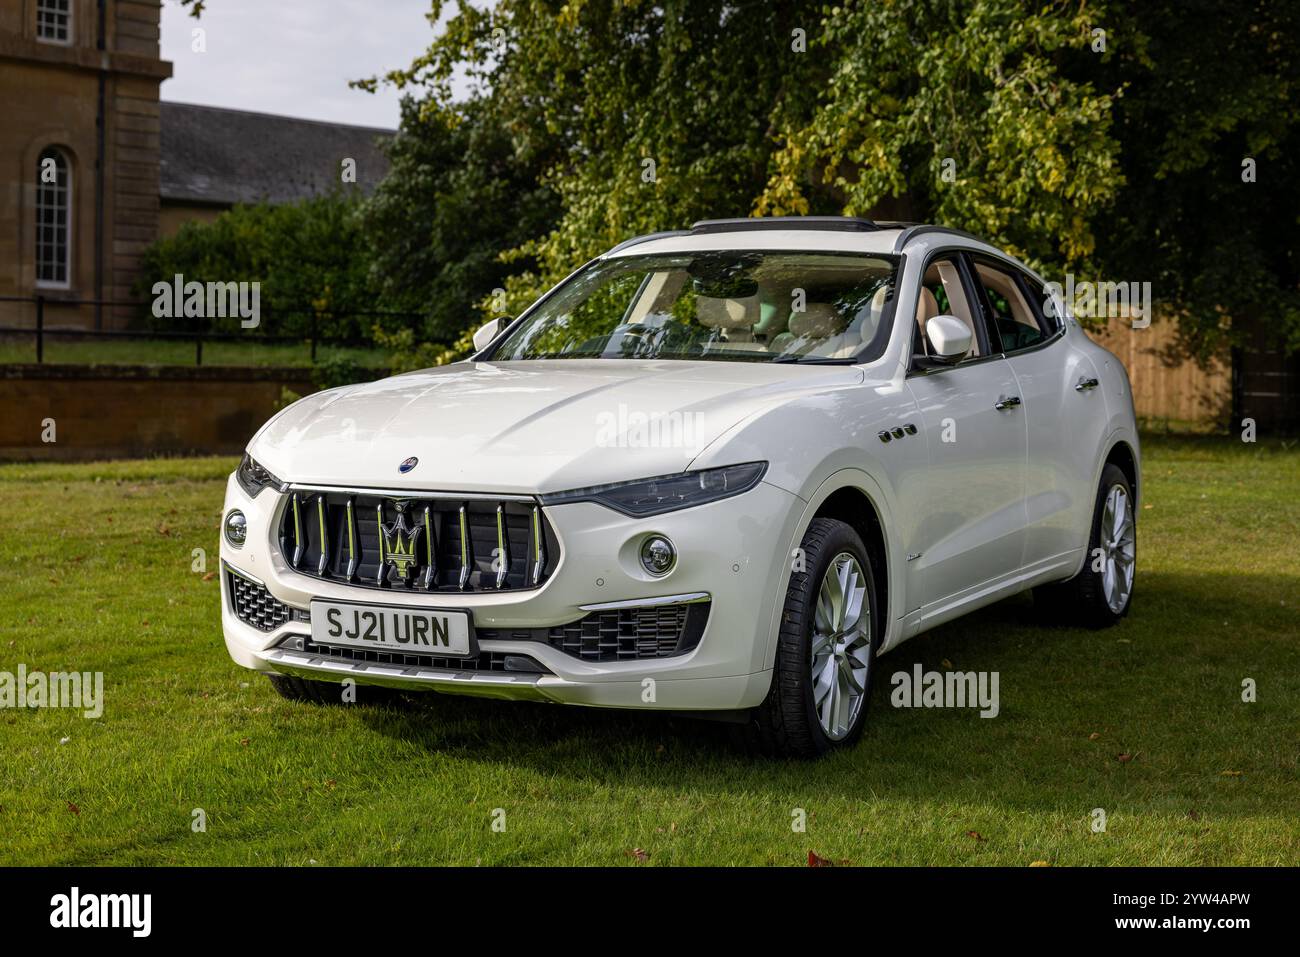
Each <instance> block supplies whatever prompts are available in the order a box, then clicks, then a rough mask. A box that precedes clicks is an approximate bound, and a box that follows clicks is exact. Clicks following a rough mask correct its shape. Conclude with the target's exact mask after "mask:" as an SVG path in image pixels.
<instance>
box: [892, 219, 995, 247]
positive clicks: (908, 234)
mask: <svg viewBox="0 0 1300 957" xmlns="http://www.w3.org/2000/svg"><path fill="white" fill-rule="evenodd" d="M926 233H946V234H948V235H949V236H962V237H964V238H966V239H973V240H975V242H977V243H983V244H984V245H986V246H989V245H992V244H991V243H990V242H989V241H988V240H987V239H981V238H980V237H979V236H976V235H975V234H974V233H968V232H966V231H965V230H964V229H953V228H952V227H951V226H934V225H931V224H928V223H925V224H912V225H910V226H908V228H906V229H904V230H903V231H902V232H901V233H899V235H898V239H896V240H894V252H901V251H902V249H903V247H904V246H906V245H907V244H908V243H910V242H911V241H912V240H913V239H915V238H916V237H917V236H923V235H924V234H926Z"/></svg>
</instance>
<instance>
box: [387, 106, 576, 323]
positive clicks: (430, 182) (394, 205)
mask: <svg viewBox="0 0 1300 957" xmlns="http://www.w3.org/2000/svg"><path fill="white" fill-rule="evenodd" d="M491 105H492V104H491V102H490V101H489V100H485V99H476V100H473V101H471V102H469V103H465V104H461V105H460V107H459V108H458V109H457V110H456V111H455V112H452V111H450V110H445V109H440V108H438V107H437V104H436V103H428V102H426V103H424V104H420V103H417V102H416V101H415V100H414V99H413V98H411V97H406V98H404V99H403V102H402V121H401V128H400V130H399V132H398V134H397V135H396V136H395V137H393V139H392V140H391V142H390V143H388V144H387V146H386V150H387V153H388V158H389V161H390V163H391V166H390V170H389V174H388V176H387V177H386V178H385V179H384V180H383V182H382V183H381V184H380V186H379V188H378V189H377V190H376V192H375V195H374V196H372V197H371V198H370V200H369V201H368V202H367V203H366V204H365V207H364V211H363V217H362V222H363V225H364V229H365V233H366V246H367V248H368V249H369V251H370V270H371V278H372V281H373V283H374V285H375V287H376V288H377V289H378V290H379V291H380V293H381V294H382V296H383V298H384V301H385V302H386V303H388V304H390V305H392V306H394V307H395V308H399V309H403V310H411V311H418V312H422V313H424V314H425V315H426V316H427V317H428V319H427V322H426V326H425V328H423V329H421V330H420V332H421V333H422V335H423V336H425V337H427V338H431V339H433V340H436V341H442V342H451V341H453V340H455V339H456V338H457V337H458V336H459V335H460V334H461V333H463V332H464V331H466V330H467V329H469V328H472V327H475V326H477V325H478V322H479V321H481V320H480V319H479V318H478V316H477V313H476V312H475V307H476V306H480V305H482V306H483V308H484V309H486V310H487V311H489V312H494V313H500V312H501V311H502V310H503V309H504V303H495V302H492V301H491V300H492V299H493V298H494V296H493V292H494V290H496V289H498V288H502V287H503V286H504V284H505V282H506V279H507V277H508V276H509V275H511V274H512V273H517V272H520V271H521V270H523V269H525V268H527V267H528V266H529V265H530V263H529V261H528V260H527V259H519V260H517V261H515V262H513V263H507V262H504V261H503V260H502V259H501V253H502V252H503V251H504V250H507V249H513V248H515V247H518V246H520V245H522V244H524V243H525V242H527V241H528V240H529V239H531V238H532V237H534V236H537V235H538V234H540V233H542V232H544V231H545V230H546V229H547V228H548V227H549V226H550V224H551V223H553V222H554V221H555V220H556V218H557V217H558V216H559V211H560V207H559V198H558V196H557V195H556V193H555V191H554V190H552V189H551V188H550V187H549V186H547V185H546V184H545V183H543V182H541V179H542V173H543V165H542V164H541V162H540V161H539V160H538V159H537V158H536V157H535V156H534V155H531V154H529V153H528V152H527V151H526V150H521V149H519V148H518V147H517V146H516V144H515V143H513V142H512V140H511V137H510V135H509V132H508V130H507V129H506V128H505V126H504V125H502V124H500V123H499V122H497V121H496V119H495V117H493V116H492V114H491V110H490V107H491Z"/></svg>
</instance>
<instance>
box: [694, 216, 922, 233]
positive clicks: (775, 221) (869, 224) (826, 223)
mask: <svg viewBox="0 0 1300 957" xmlns="http://www.w3.org/2000/svg"><path fill="white" fill-rule="evenodd" d="M897 228H898V224H897V223H877V222H875V221H874V220H870V219H862V218H861V217H858V216H753V217H750V218H748V219H702V220H700V221H699V222H698V223H692V224H691V235H693V236H698V235H700V234H702V233H736V232H744V231H747V230H751V229H836V230H844V231H845V232H851V233H873V232H876V231H877V230H881V229H897Z"/></svg>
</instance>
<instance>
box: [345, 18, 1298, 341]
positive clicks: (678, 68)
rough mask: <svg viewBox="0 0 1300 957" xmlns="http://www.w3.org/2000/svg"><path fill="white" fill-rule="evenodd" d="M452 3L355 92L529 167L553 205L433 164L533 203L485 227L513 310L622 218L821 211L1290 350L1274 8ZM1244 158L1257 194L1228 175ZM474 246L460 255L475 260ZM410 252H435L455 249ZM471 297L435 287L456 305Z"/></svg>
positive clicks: (1289, 39)
mask: <svg viewBox="0 0 1300 957" xmlns="http://www.w3.org/2000/svg"><path fill="white" fill-rule="evenodd" d="M449 7H452V5H451V4H448V3H444V2H435V3H434V4H433V10H432V13H431V21H439V20H440V18H441V16H442V14H443V13H444V12H446V13H449V16H448V17H447V18H446V21H445V29H444V31H443V32H442V33H441V34H440V35H438V36H436V37H435V38H434V40H433V41H432V43H431V44H430V46H429V48H428V49H427V50H426V52H425V53H423V54H422V55H421V56H419V57H418V58H417V59H416V60H415V61H414V62H413V63H412V64H411V65H410V66H409V67H407V68H405V69H397V70H394V71H392V72H390V73H388V74H387V75H386V76H384V77H382V78H374V79H371V80H367V81H364V82H362V83H360V84H358V85H360V86H363V87H371V88H373V87H374V86H375V85H376V84H378V83H380V82H388V83H392V84H395V85H397V86H399V87H402V88H405V89H411V90H415V91H417V92H418V93H419V94H420V96H422V97H423V99H422V100H421V104H420V111H419V114H418V115H419V116H420V117H422V118H427V117H430V116H436V117H437V118H438V122H439V123H440V124H442V126H444V127H446V128H448V129H455V128H456V125H457V124H458V123H466V124H469V125H470V126H471V127H474V126H475V125H476V124H478V125H480V126H482V125H486V126H487V127H490V128H491V129H492V130H493V134H492V137H493V138H492V139H491V142H493V143H496V144H498V146H499V145H500V144H501V143H502V142H503V140H500V139H496V138H495V137H498V136H499V137H505V138H508V142H509V148H508V149H504V150H499V152H500V153H501V155H505V156H510V157H513V158H516V159H517V160H521V161H522V162H523V163H524V165H525V167H526V169H527V170H528V171H534V170H535V171H537V176H536V179H535V180H530V179H528V177H527V176H525V177H524V180H523V181H522V182H524V183H527V184H529V185H530V186H531V187H533V188H536V189H542V190H547V189H549V190H551V191H553V193H554V195H555V196H558V203H559V208H558V213H557V214H556V215H555V217H554V220H553V221H549V220H547V216H546V212H547V209H548V208H549V207H547V206H546V205H545V204H544V203H543V204H535V203H530V202H528V201H525V202H523V203H515V202H512V201H513V200H517V199H518V197H521V196H523V197H527V196H529V195H534V194H530V192H529V191H528V190H524V191H522V192H514V193H511V192H510V189H509V187H510V186H517V185H518V184H519V182H521V181H519V180H516V179H513V178H510V177H506V178H504V179H501V178H488V179H484V178H483V177H482V176H479V175H471V171H473V170H474V169H475V168H476V166H477V165H478V164H480V162H481V160H480V159H479V158H477V157H473V154H472V153H471V154H470V155H471V158H470V159H467V160H466V161H465V164H464V166H463V168H461V173H460V175H459V178H458V177H457V175H455V174H453V173H439V174H437V175H438V176H439V177H441V178H440V179H438V181H439V182H448V183H452V182H454V183H455V184H456V186H457V187H458V188H465V189H470V190H479V192H478V193H477V201H475V199H473V198H470V197H469V196H467V195H458V196H457V197H456V205H457V206H458V207H460V208H461V209H464V210H468V211H470V212H471V213H477V214H478V215H481V216H484V217H488V216H494V215H495V214H496V212H498V211H499V209H500V208H503V207H504V208H506V209H509V210H514V209H516V208H518V209H519V210H521V211H529V212H535V213H537V215H536V216H535V217H532V216H530V217H529V219H530V222H529V223H528V224H527V227H526V228H525V226H524V224H522V223H520V224H519V225H520V228H519V229H518V230H515V231H513V232H511V233H509V234H507V233H506V232H499V233H498V235H497V236H496V241H495V247H494V248H495V249H497V250H499V251H500V254H501V258H502V260H503V261H504V263H506V264H508V265H510V266H511V268H512V272H511V273H510V274H508V275H507V276H506V278H505V281H504V283H503V285H504V287H505V289H506V290H507V293H508V304H509V306H510V311H517V310H518V309H519V308H521V307H523V306H524V305H526V304H527V303H528V302H530V301H531V300H532V299H534V298H535V297H536V296H537V295H538V294H540V293H541V292H543V291H544V290H545V289H547V288H549V286H550V285H552V284H553V283H554V282H556V281H557V280H559V279H560V278H562V277H563V276H565V275H566V274H567V273H568V272H569V271H571V270H572V269H573V268H574V267H576V266H577V265H579V264H580V263H581V262H582V261H584V260H585V259H587V258H589V257H590V256H592V255H595V254H597V253H599V252H600V251H602V250H603V249H606V248H608V247H609V245H611V244H612V243H614V242H617V241H619V240H622V239H625V238H627V237H628V236H631V235H634V234H636V233H642V232H647V231H652V230H655V229H664V228H680V227H682V226H685V225H687V224H689V223H690V222H691V221H692V220H693V219H697V218H703V217H717V216H733V215H742V214H745V213H747V212H752V213H756V214H779V213H840V212H845V213H851V214H859V215H871V216H876V217H879V218H907V219H916V220H920V221H929V222H939V223H942V224H945V225H949V226H955V227H959V228H964V229H967V230H970V231H972V232H975V233H977V234H979V235H982V236H984V237H986V238H988V239H989V240H991V241H993V242H995V243H998V244H1000V245H1002V246H1004V247H1005V248H1007V249H1009V250H1011V251H1013V252H1015V253H1017V254H1018V255H1020V256H1022V257H1024V258H1025V259H1026V260H1027V261H1028V262H1030V263H1032V264H1033V265H1035V266H1036V267H1038V268H1040V269H1042V270H1043V271H1045V272H1046V273H1048V274H1050V275H1052V276H1054V277H1059V276H1060V275H1061V274H1063V273H1064V272H1066V271H1070V272H1073V273H1075V274H1076V276H1078V277H1080V278H1081V279H1092V280H1099V279H1110V280H1114V281H1142V280H1146V279H1150V280H1151V281H1152V283H1153V291H1154V293H1155V296H1156V298H1157V299H1158V300H1161V301H1163V302H1164V303H1167V304H1170V305H1172V306H1173V308H1174V310H1175V311H1176V312H1177V313H1178V314H1179V315H1180V317H1181V319H1182V320H1183V323H1184V332H1185V333H1186V334H1187V340H1188V342H1189V343H1192V344H1193V345H1194V346H1195V347H1196V348H1198V349H1200V350H1201V351H1202V352H1203V353H1204V352H1205V351H1207V350H1209V349H1211V348H1213V347H1214V345H1215V344H1217V343H1220V342H1222V341H1223V338H1224V336H1225V334H1226V333H1227V332H1228V331H1229V327H1230V324H1231V323H1232V322H1233V321H1234V320H1235V321H1236V323H1237V326H1236V329H1237V331H1238V332H1240V330H1241V329H1242V328H1244V327H1245V326H1247V325H1248V324H1249V323H1250V322H1251V321H1254V320H1260V321H1262V323H1263V324H1264V325H1265V327H1266V328H1267V329H1268V330H1270V331H1276V332H1278V333H1280V334H1282V335H1284V336H1289V337H1290V342H1291V343H1292V345H1293V346H1300V305H1298V304H1297V297H1298V296H1300V291H1298V290H1300V264H1298V263H1297V259H1296V257H1297V253H1296V250H1297V249H1298V248H1300V243H1298V242H1297V240H1298V239H1300V235H1298V233H1300V217H1298V216H1297V201H1296V200H1297V197H1298V196H1300V192H1298V191H1296V190H1295V189H1294V188H1293V187H1291V186H1290V185H1289V184H1293V183H1294V182H1296V173H1297V172H1298V170H1297V169H1296V162H1297V161H1296V159H1295V157H1296V156H1297V155H1300V143H1297V142H1296V137H1297V119H1296V110H1295V109H1294V103H1295V102H1296V101H1297V99H1300V97H1298V96H1297V93H1300V90H1298V89H1297V88H1298V87H1300V81H1298V80H1297V71H1300V56H1297V53H1296V37H1297V36H1300V7H1297V6H1296V5H1295V4H1281V3H1270V2H1267V0H1259V2H1256V3H1252V4H1245V5H1233V4H1228V3H1225V2H1223V0H1190V2H1182V0H1178V2H1175V0H1153V2H1150V3H1142V4H1129V5H1122V4H1116V3H1111V2H1109V0H1077V2H1076V0H1068V2H1067V0H936V2H930V3H916V2H905V0H892V2H866V0H850V2H843V3H840V4H838V5H834V6H830V5H823V4H820V3H813V2H804V3H800V2H791V3H782V4H768V3H759V2H742V3H731V4H726V5H721V4H710V3H701V2H687V0H666V2H660V3H651V2H649V0H572V2H569V3H565V4H557V3H554V2H551V0H499V2H498V3H496V4H495V5H493V6H492V7H490V8H487V9H478V8H476V7H474V6H471V5H470V4H469V3H464V2H458V3H456V4H455V5H454V8H452V9H450V10H448V9H447V8H449ZM796 30H801V31H804V33H803V37H804V39H805V41H806V43H807V51H806V52H802V53H801V52H796V50H795V49H794V47H795V46H797V44H798V42H799V38H798V36H796V34H795V31H796ZM1097 30H1104V31H1105V38H1104V43H1105V49H1104V50H1103V49H1101V47H1100V44H1099V43H1098V40H1099V36H1098V34H1097V33H1096V32H1095V31H1097ZM457 75H460V76H466V77H468V78H469V80H470V81H471V84H473V93H472V95H471V96H470V98H469V99H468V101H460V102H457V101H455V100H453V98H452V95H451V79H452V77H453V76H457ZM428 122H429V121H428V120H427V119H422V120H421V122H420V123H418V124H417V123H411V124H407V123H404V130H405V129H406V128H407V127H408V125H409V127H410V129H411V131H412V133H413V135H415V136H416V137H417V138H422V139H424V140H425V141H426V142H427V143H428V144H429V146H430V147H431V148H433V147H438V146H439V145H440V144H442V145H445V144H446V143H448V142H452V141H451V140H446V139H440V138H439V137H443V136H444V134H443V133H441V132H440V131H439V128H438V127H434V128H432V129H430V128H428V127H427V123H428ZM1245 156H1253V157H1255V158H1256V159H1257V161H1258V162H1259V164H1260V170H1261V172H1260V182H1259V183H1256V184H1243V183H1242V182H1241V175H1240V174H1241V162H1242V159H1243V158H1244V157H1245ZM435 159H436V158H435ZM646 160H653V161H654V172H655V178H654V181H653V182H647V181H646V176H645V174H646V173H647V167H646V166H645V161H646ZM945 160H951V163H945ZM430 162H431V163H432V164H433V166H435V167H436V165H437V162H441V161H440V160H436V161H435V160H430ZM530 175H531V173H530ZM486 183H490V184H492V185H494V186H502V187H503V188H505V192H504V193H502V192H499V191H492V190H489V189H487V188H486V186H485V185H484V184H486ZM403 188H404V189H407V190H408V191H409V193H411V194H414V196H415V197H417V198H418V196H419V195H420V194H421V193H422V192H423V191H426V190H427V186H426V185H425V184H421V183H418V182H416V183H408V184H406V185H405V187H403ZM441 188H442V187H439V189H441ZM395 189H396V187H395ZM404 195H408V194H407V193H403V192H400V191H396V192H395V193H394V196H398V197H400V196H404ZM419 208H420V209H421V214H422V215H421V219H420V220H419V223H418V225H417V226H416V227H415V228H414V229H413V230H412V233H413V236H414V239H413V241H417V242H421V243H422V242H423V239H421V238H420V236H419V234H420V233H422V232H423V230H424V228H425V227H424V224H425V223H426V222H428V220H429V216H428V214H427V213H426V212H425V210H426V209H427V207H425V206H421V207H419ZM394 212H395V213H396V214H398V215H396V216H395V218H394V220H393V221H392V223H390V225H389V226H388V227H387V228H386V229H385V230H384V235H386V236H393V235H395V234H396V233H398V232H399V231H400V229H401V226H400V221H399V220H400V203H394ZM469 218H470V219H471V220H472V219H473V216H471V217H469ZM521 218H523V217H521ZM459 221H461V222H463V221H464V220H463V219H461V220H459ZM520 237H523V238H520ZM396 248H399V249H400V248H401V247H400V246H398V247H396ZM476 248H478V249H480V251H481V252H482V253H483V255H482V258H481V259H477V260H476V267H475V268H478V265H481V264H482V263H483V262H484V261H486V260H487V259H488V258H490V257H488V256H487V248H488V247H487V246H484V247H476ZM426 251H427V250H426ZM428 255H429V258H430V261H446V262H450V261H453V257H454V255H455V252H454V247H451V246H448V247H446V251H445V252H439V253H429V254H428ZM444 255H445V256H447V258H446V259H445V260H444V259H439V257H440V256H444ZM420 268H421V269H422V270H423V273H422V274H423V275H431V274H432V273H433V272H434V270H432V269H430V268H427V264H424V265H422V266H420ZM444 268H446V267H442V266H439V267H438V270H442V269H444ZM410 288H413V289H414V288H417V285H416V284H410ZM476 288H478V287H476ZM479 295H481V293H479ZM472 298H473V297H472V296H466V295H463V294H457V295H455V296H453V300H454V303H455V307H456V308H462V307H463V305H464V303H465V302H466V301H468V300H469V299H472ZM485 311H487V310H485ZM446 321H447V322H448V323H452V322H455V319H454V317H449V318H448V319H447V320H446ZM477 321H478V318H475V319H469V318H468V317H466V318H465V319H464V320H462V322H463V326H462V327H465V326H473V325H474V324H476V323H477Z"/></svg>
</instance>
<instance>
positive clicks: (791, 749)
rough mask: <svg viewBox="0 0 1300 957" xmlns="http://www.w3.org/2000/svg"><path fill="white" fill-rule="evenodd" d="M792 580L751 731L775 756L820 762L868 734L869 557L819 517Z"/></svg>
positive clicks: (872, 637)
mask: <svg viewBox="0 0 1300 957" xmlns="http://www.w3.org/2000/svg"><path fill="white" fill-rule="evenodd" d="M801 559H802V561H801V569H802V570H798V571H796V572H795V573H794V574H792V575H791V576H790V584H789V587H788V588H787V589H786V597H785V606H784V608H783V609H782V612H781V632H780V637H779V639H778V646H777V651H776V667H775V669H774V671H773V674H772V687H771V689H770V690H769V691H768V694H767V698H766V700H765V701H764V702H763V704H761V705H760V706H759V707H758V708H756V709H755V711H754V715H753V719H754V720H753V725H752V731H753V733H754V738H755V740H756V742H757V743H758V744H759V746H760V747H761V748H762V749H763V750H765V751H768V752H769V753H773V754H778V755H784V756H790V757H817V756H819V755H822V754H825V753H826V752H828V751H830V750H832V749H835V748H841V747H847V746H848V745H850V744H852V743H853V742H854V741H856V740H857V739H858V737H859V736H860V735H861V734H862V728H863V725H864V723H865V717H866V708H867V695H868V692H869V691H870V688H871V674H872V672H873V671H874V670H875V655H876V651H877V650H878V645H879V642H878V635H879V633H880V630H881V629H880V628H879V626H878V624H877V622H876V618H877V617H878V613H877V609H876V589H875V584H874V581H873V579H872V574H871V572H872V569H871V560H870V558H868V556H867V550H866V547H865V546H864V545H863V544H862V539H861V538H860V537H859V536H858V533H857V532H855V531H854V530H853V528H852V527H850V526H849V525H846V524H845V523H844V522H840V521H836V520H834V519H828V518H816V519H813V521H812V523H811V524H810V525H809V526H808V531H807V533H805V535H804V537H803V543H802V547H801Z"/></svg>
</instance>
